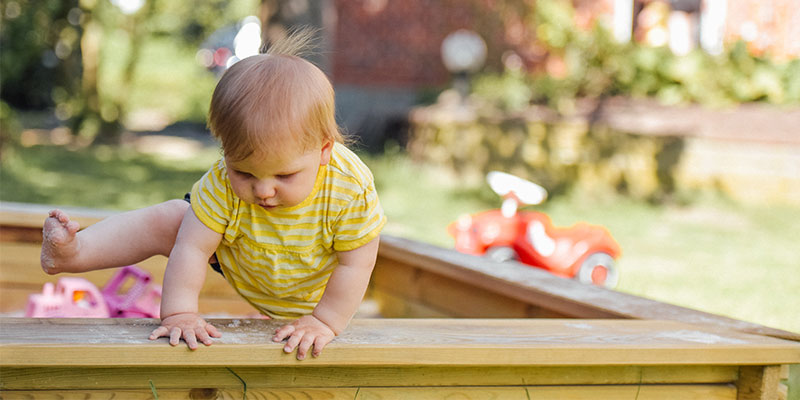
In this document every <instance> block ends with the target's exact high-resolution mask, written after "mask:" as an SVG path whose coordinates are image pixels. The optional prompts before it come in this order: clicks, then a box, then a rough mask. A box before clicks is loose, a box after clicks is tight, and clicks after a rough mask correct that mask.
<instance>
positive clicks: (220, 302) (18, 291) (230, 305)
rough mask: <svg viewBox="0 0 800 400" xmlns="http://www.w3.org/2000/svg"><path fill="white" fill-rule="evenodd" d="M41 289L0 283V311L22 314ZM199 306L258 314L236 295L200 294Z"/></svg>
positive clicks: (218, 314)
mask: <svg viewBox="0 0 800 400" xmlns="http://www.w3.org/2000/svg"><path fill="white" fill-rule="evenodd" d="M41 291H42V287H41V286H32V287H28V288H25V287H7V286H4V285H0V313H2V314H3V315H4V316H7V317H22V316H24V314H25V307H26V305H27V304H28V296H30V295H31V294H34V293H40V292H41ZM199 307H200V312H201V313H202V314H203V315H207V316H212V317H215V318H223V317H224V318H232V317H248V318H255V317H258V316H259V315H260V314H259V313H258V311H257V310H256V309H255V308H253V306H251V305H250V303H248V302H246V301H245V300H244V299H242V298H241V297H238V296H234V297H232V296H226V297H217V296H214V295H205V294H201V297H200V299H199Z"/></svg>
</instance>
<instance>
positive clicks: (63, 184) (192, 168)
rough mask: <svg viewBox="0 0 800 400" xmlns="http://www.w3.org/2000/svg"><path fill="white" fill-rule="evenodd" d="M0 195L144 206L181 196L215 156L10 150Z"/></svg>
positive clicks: (35, 200) (4, 162) (51, 148)
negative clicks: (167, 158) (187, 157)
mask: <svg viewBox="0 0 800 400" xmlns="http://www.w3.org/2000/svg"><path fill="white" fill-rule="evenodd" d="M6 150H7V151H6V152H4V154H3V159H2V168H0V200H3V201H18V202H28V203H39V204H53V205H70V206H83V207H94V208H105V209H132V208H139V207H143V206H147V205H151V204H155V203H158V202H161V201H165V200H168V199H173V198H182V197H183V194H184V193H186V192H188V191H189V190H191V187H192V184H194V182H195V181H197V180H198V179H199V178H200V177H201V176H202V175H203V173H205V171H206V170H207V169H208V167H209V166H210V165H211V163H212V162H213V161H214V159H213V157H205V158H206V159H204V160H181V161H173V162H165V161H164V160H162V159H158V158H156V157H154V156H149V155H143V154H140V153H135V152H133V151H132V150H129V149H125V148H115V147H91V148H85V149H80V150H68V149H67V148H65V147H62V146H53V145H39V146H32V147H14V148H12V149H6Z"/></svg>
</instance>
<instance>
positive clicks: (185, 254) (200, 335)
mask: <svg viewBox="0 0 800 400" xmlns="http://www.w3.org/2000/svg"><path fill="white" fill-rule="evenodd" d="M220 240H222V235H221V234H219V233H216V232H214V231H213V230H211V229H210V228H208V227H207V226H205V224H203V223H202V222H200V220H199V219H198V218H197V216H196V215H195V214H194V211H192V209H191V208H189V209H188V210H187V211H186V215H185V216H184V217H183V222H182V223H181V227H180V230H179V231H178V237H177V239H176V240H175V247H173V249H172V252H171V253H170V256H169V261H168V262H167V269H166V271H165V272H164V287H163V294H162V296H161V326H160V327H158V328H156V329H155V330H154V331H153V333H151V334H150V339H151V340H154V339H157V338H159V337H162V336H169V343H170V344H171V345H173V346H176V345H178V343H179V342H180V339H181V338H183V339H184V340H185V341H186V344H187V345H188V346H189V348H190V349H192V350H194V349H196V348H197V340H198V339H199V340H200V341H201V342H202V343H203V344H205V345H207V346H208V345H211V343H212V340H211V337H220V336H221V334H220V333H219V331H217V329H216V328H215V327H214V326H213V325H211V324H209V323H207V322H206V321H205V320H204V319H203V318H201V317H200V315H198V313H197V309H198V307H197V298H198V296H199V294H200V289H202V287H203V282H205V278H206V270H207V269H208V268H207V265H206V264H207V263H208V259H209V257H210V256H211V255H212V254H213V253H214V251H215V250H216V248H217V246H218V245H219V242H220Z"/></svg>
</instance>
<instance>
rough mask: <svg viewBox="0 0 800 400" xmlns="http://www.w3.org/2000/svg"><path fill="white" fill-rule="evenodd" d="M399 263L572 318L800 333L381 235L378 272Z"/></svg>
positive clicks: (787, 336)
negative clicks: (613, 319) (655, 320)
mask: <svg viewBox="0 0 800 400" xmlns="http://www.w3.org/2000/svg"><path fill="white" fill-rule="evenodd" d="M397 264H405V265H407V266H411V267H413V268H416V269H420V270H423V271H427V272H431V273H435V274H439V275H441V276H444V277H446V278H448V279H452V280H454V281H458V282H463V283H466V284H468V285H470V286H472V287H475V288H480V289H485V290H489V291H492V292H494V293H499V294H502V295H503V296H507V297H510V298H514V299H517V300H518V301H520V302H523V303H525V304H532V305H535V306H540V307H546V308H549V309H550V310H552V311H553V312H555V313H558V314H562V315H566V316H569V317H572V318H624V319H669V320H674V321H681V322H687V323H690V324H703V325H708V326H717V327H723V328H726V329H733V330H736V331H740V332H746V333H753V334H759V335H767V336H773V337H777V338H782V339H788V340H795V341H800V333H794V332H787V331H783V330H779V329H774V328H769V327H765V326H762V325H758V324H753V323H750V322H745V321H739V320H735V319H732V318H727V317H722V316H718V315H714V314H709V313H705V312H701V311H696V310H691V309H688V308H684V307H679V306H675V305H671V304H666V303H661V302H657V301H654V300H649V299H645V298H642V297H637V296H633V295H628V294H625V293H620V292H616V291H613V290H607V289H604V288H600V287H596V286H592V285H583V284H580V283H578V282H575V281H573V280H570V279H563V278H558V277H556V276H553V275H551V274H549V273H547V272H545V271H542V270H539V269H536V268H531V267H528V266H525V265H522V264H518V263H497V262H494V261H491V260H489V259H486V258H484V257H476V256H470V255H467V254H462V253H459V252H456V251H455V250H451V249H444V248H441V247H437V246H433V245H429V244H426V243H421V242H417V241H413V240H408V239H402V238H398V237H393V236H389V235H382V236H381V244H380V250H379V252H378V262H377V264H376V267H375V268H376V273H378V271H379V270H380V269H383V268H392V267H393V266H396V265H397ZM467 293H468V292H467ZM499 316H504V315H499Z"/></svg>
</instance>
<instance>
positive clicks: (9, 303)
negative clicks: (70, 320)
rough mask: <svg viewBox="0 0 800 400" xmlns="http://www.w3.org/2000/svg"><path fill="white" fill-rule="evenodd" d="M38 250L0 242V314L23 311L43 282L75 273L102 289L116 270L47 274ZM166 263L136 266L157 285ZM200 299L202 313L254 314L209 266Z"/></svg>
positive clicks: (159, 258)
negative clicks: (30, 296)
mask: <svg viewBox="0 0 800 400" xmlns="http://www.w3.org/2000/svg"><path fill="white" fill-rule="evenodd" d="M40 252H41V245H40V244H36V243H13V242H0V313H10V312H15V311H22V310H24V308H25V304H27V299H28V296H29V295H31V294H34V293H40V292H41V291H42V286H43V285H44V284H45V282H52V283H56V282H57V281H58V279H59V277H61V276H77V277H80V278H83V279H86V280H88V281H89V282H91V283H93V284H94V285H95V286H97V287H98V288H102V287H103V286H104V285H105V284H106V283H107V282H108V281H109V279H111V277H112V276H113V275H114V273H116V271H117V270H116V269H114V268H111V269H105V270H99V271H92V272H87V273H83V274H77V275H70V274H65V275H47V274H45V273H44V272H43V271H42V269H41V267H40V266H39V253H40ZM166 263H167V258H166V257H163V256H155V257H151V258H149V259H147V260H145V261H142V262H140V263H138V264H137V266H139V267H140V268H142V269H144V270H145V271H147V272H149V273H150V274H151V275H152V277H153V281H154V282H155V283H157V284H161V283H162V281H163V277H164V268H165V267H166ZM200 301H201V306H200V307H201V308H200V310H201V312H203V313H213V314H218V313H227V315H232V316H233V315H254V313H256V312H255V309H254V308H253V307H252V306H251V305H250V304H249V303H247V302H246V301H245V300H243V299H242V298H241V296H239V294H238V293H236V291H235V290H234V289H233V288H232V287H231V286H230V284H228V282H227V281H226V280H225V278H223V277H222V276H221V275H219V274H217V273H215V272H214V271H212V270H211V269H210V267H209V271H208V274H207V277H206V281H205V283H204V285H203V289H202V291H201V292H200ZM243 312H244V313H243Z"/></svg>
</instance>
